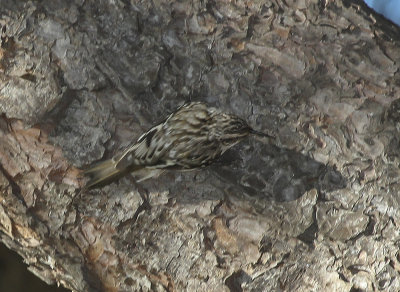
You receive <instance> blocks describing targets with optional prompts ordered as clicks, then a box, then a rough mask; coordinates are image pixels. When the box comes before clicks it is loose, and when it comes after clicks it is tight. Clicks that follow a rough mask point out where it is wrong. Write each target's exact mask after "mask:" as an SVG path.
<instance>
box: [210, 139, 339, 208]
mask: <svg viewBox="0 0 400 292" xmlns="http://www.w3.org/2000/svg"><path fill="white" fill-rule="evenodd" d="M247 148H249V149H247V150H241V153H243V152H245V151H246V152H248V153H246V154H244V155H246V156H248V155H251V156H250V159H249V160H248V161H247V162H246V163H245V164H244V162H243V160H241V159H240V156H239V154H238V152H237V149H236V150H235V149H233V150H230V151H228V152H227V153H226V155H224V157H223V159H222V160H221V164H220V165H215V166H212V167H211V169H212V172H214V173H215V174H216V175H217V176H218V177H219V178H220V179H221V180H223V181H225V182H227V183H229V185H231V186H234V189H236V190H241V191H243V193H245V194H246V195H247V196H248V197H250V198H255V199H265V200H267V201H270V200H272V201H277V202H288V201H293V200H296V199H298V198H299V197H301V196H302V195H303V194H304V193H305V192H307V191H309V190H311V189H313V188H315V189H317V190H318V193H319V194H324V193H325V192H331V191H334V190H336V189H342V188H344V187H345V186H346V184H347V182H346V180H345V178H344V177H343V176H342V175H341V173H340V172H338V171H337V170H336V169H335V168H334V167H331V166H327V165H324V164H322V163H320V162H318V161H316V160H314V159H312V158H310V157H307V156H305V155H302V154H300V153H297V152H295V151H293V150H288V149H282V148H278V147H277V146H275V145H271V144H264V145H261V142H258V141H255V142H254V143H253V142H251V143H250V145H248V147H247Z"/></svg>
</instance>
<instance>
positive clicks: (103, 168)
mask: <svg viewBox="0 0 400 292" xmlns="http://www.w3.org/2000/svg"><path fill="white" fill-rule="evenodd" d="M123 172H124V171H121V169H118V168H117V167H116V163H115V161H113V159H108V160H105V161H101V162H98V163H95V164H93V165H91V166H89V167H88V168H87V169H85V170H84V171H83V175H84V176H86V177H88V178H89V181H88V182H87V183H86V184H85V187H84V188H85V189H91V188H93V187H96V186H98V185H102V184H105V183H107V182H109V181H111V180H113V179H114V178H116V177H118V176H119V175H120V174H122V173H123Z"/></svg>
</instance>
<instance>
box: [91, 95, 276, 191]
mask: <svg viewBox="0 0 400 292" xmlns="http://www.w3.org/2000/svg"><path fill="white" fill-rule="evenodd" d="M249 134H255V135H259V136H267V137H271V136H269V135H267V134H264V133H261V132H257V131H255V130H253V129H252V128H251V127H250V126H249V125H248V124H247V123H246V122H245V121H244V120H243V119H241V118H239V117H237V116H235V115H231V114H226V113H222V112H221V111H220V110H218V109H216V108H214V107H209V106H207V105H206V104H204V103H201V102H191V103H188V104H185V105H183V106H181V107H180V108H178V109H177V110H176V111H175V112H174V113H172V114H170V115H169V117H168V118H167V119H165V120H164V121H163V122H161V123H160V124H158V125H156V126H154V127H152V128H151V129H150V130H149V131H147V132H146V133H144V134H143V135H142V136H140V137H139V139H138V140H137V141H136V142H134V143H133V144H132V145H131V146H129V147H127V148H126V149H125V150H124V151H122V152H121V153H118V154H116V155H115V156H114V157H112V158H111V159H108V160H105V161H102V162H99V163H96V164H94V165H92V166H90V167H89V168H88V169H86V170H85V171H84V175H86V176H88V177H89V178H90V180H89V181H88V182H87V184H86V186H85V188H91V187H94V186H96V185H99V184H103V183H104V182H106V181H110V180H112V179H113V178H115V177H118V176H120V175H121V174H123V173H126V172H129V171H133V172H135V171H139V170H142V169H148V170H164V169H181V170H184V169H194V168H199V167H204V166H206V165H209V164H210V163H212V162H213V161H215V160H216V159H218V158H219V157H220V156H221V155H222V154H223V153H224V152H225V151H226V150H228V149H229V148H231V147H232V146H234V145H235V144H237V143H238V142H240V141H241V140H242V139H244V138H245V137H246V136H248V135H249ZM151 173H152V172H150V175H148V176H147V177H145V178H148V177H151V176H154V175H152V174H151ZM154 173H156V172H154ZM142 180H143V179H142Z"/></svg>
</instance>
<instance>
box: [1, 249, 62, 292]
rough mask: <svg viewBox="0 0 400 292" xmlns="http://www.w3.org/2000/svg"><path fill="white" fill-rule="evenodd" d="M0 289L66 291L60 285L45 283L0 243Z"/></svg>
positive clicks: (14, 290) (21, 291)
mask: <svg viewBox="0 0 400 292" xmlns="http://www.w3.org/2000/svg"><path fill="white" fill-rule="evenodd" d="M0 291H4V292H6V291H7V292H26V291H29V292H39V291H40V292H67V291H70V290H67V289H65V288H62V287H56V286H54V285H52V286H50V285H47V284H46V283H45V282H43V281H42V280H40V279H39V278H37V277H36V276H35V275H34V274H32V273H31V272H29V271H28V269H27V266H26V265H25V264H24V263H23V262H22V258H21V257H20V256H18V255H17V253H15V252H13V251H11V250H9V249H8V248H7V247H6V246H5V245H3V244H0Z"/></svg>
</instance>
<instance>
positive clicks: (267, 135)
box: [250, 129, 275, 138]
mask: <svg viewBox="0 0 400 292" xmlns="http://www.w3.org/2000/svg"><path fill="white" fill-rule="evenodd" d="M250 134H253V135H257V136H260V137H268V138H275V137H274V136H271V135H269V134H267V133H263V132H259V131H256V130H253V129H251V130H250Z"/></svg>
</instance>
